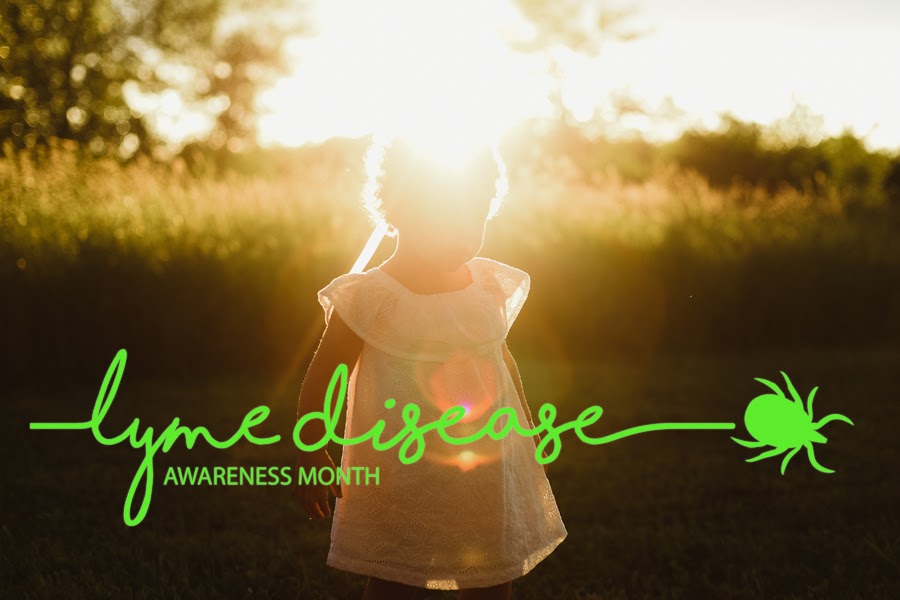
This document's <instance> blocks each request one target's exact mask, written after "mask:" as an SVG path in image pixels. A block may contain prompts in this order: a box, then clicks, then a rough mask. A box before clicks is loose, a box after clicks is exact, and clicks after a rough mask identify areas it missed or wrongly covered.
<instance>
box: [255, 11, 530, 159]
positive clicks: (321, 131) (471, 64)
mask: <svg viewBox="0 0 900 600" xmlns="http://www.w3.org/2000/svg"><path fill="white" fill-rule="evenodd" d="M437 5H439V6H440V10H436V9H435V7H436V3H434V2H412V1H410V0H390V1H386V2H379V3H377V4H376V3H359V2H351V3H348V2H346V1H336V2H329V3H327V5H326V4H324V3H323V4H322V5H321V6H320V13H319V23H318V25H319V27H318V28H319V30H320V31H321V34H320V35H318V36H317V37H314V38H311V39H309V40H300V41H297V42H296V43H295V44H294V45H293V46H292V48H291V53H292V55H295V56H297V57H298V58H297V61H298V65H297V71H296V76H294V77H291V78H288V79H285V80H283V81H282V82H281V83H280V84H279V85H277V86H276V87H275V88H274V89H273V90H271V91H270V93H269V94H268V95H267V96H266V98H265V99H264V103H265V105H267V106H269V107H270V110H271V111H272V114H270V115H269V116H266V117H263V119H262V124H261V125H262V130H263V135H264V136H265V137H266V138H267V139H268V140H269V141H276V142H280V143H283V144H288V145H290V144H294V143H297V142H298V140H303V141H306V140H313V139H326V138H328V137H330V136H332V135H351V136H355V135H362V134H365V133H369V132H379V133H382V134H384V135H388V136H393V135H398V134H400V135H410V136H417V137H418V138H419V139H423V138H425V139H430V140H440V146H437V147H435V150H439V149H446V150H450V151H453V150H456V149H458V148H460V147H464V146H465V145H466V144H467V143H468V142H469V141H471V140H476V141H484V140H485V139H492V138H494V137H496V136H497V135H498V134H499V133H500V132H501V131H503V130H504V129H505V128H506V127H509V126H510V125H511V124H513V123H515V122H517V121H519V120H521V119H522V118H524V117H526V116H528V115H532V114H535V113H536V112H538V111H540V110H541V104H542V102H544V99H543V98H542V97H541V94H540V92H539V87H538V86H536V85H535V78H536V77H537V75H535V74H534V73H533V71H531V70H529V68H528V65H527V63H525V62H524V61H522V60H521V59H520V57H518V56H516V55H515V54H514V53H513V52H512V51H511V50H509V49H508V48H507V47H506V45H505V44H504V42H503V39H502V36H501V32H500V31H498V29H500V28H502V27H503V26H504V25H505V24H508V23H509V22H510V19H511V18H513V17H512V16H511V15H513V13H511V12H510V11H511V10H512V8H511V6H510V5H509V4H508V3H506V2H490V3H483V2H479V3H473V2H471V1H462V2H441V3H437ZM310 80H312V81H316V82H317V83H316V88H317V89H318V90H324V93H317V92H316V91H315V90H312V89H310V87H309V86H310V84H309V81H310ZM320 116H321V117H322V118H319V117H320Z"/></svg>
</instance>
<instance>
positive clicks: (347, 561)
mask: <svg viewBox="0 0 900 600" xmlns="http://www.w3.org/2000/svg"><path fill="white" fill-rule="evenodd" d="M567 535H568V532H567V531H564V532H563V533H562V534H561V535H559V536H557V537H555V538H554V539H553V540H552V541H551V542H550V543H549V544H547V545H545V546H543V547H542V548H541V549H540V550H537V551H535V552H532V553H531V554H530V555H529V556H528V557H527V558H526V559H525V560H524V561H523V563H522V564H520V565H518V566H513V567H510V568H506V569H503V570H502V571H498V572H491V573H490V574H489V575H484V576H478V575H468V574H461V575H459V576H455V577H449V578H447V579H435V578H427V577H426V578H424V579H423V578H422V577H417V576H416V575H415V573H413V572H411V571H410V570H408V569H404V568H403V567H398V566H393V565H385V564H381V563H374V562H371V561H368V560H364V559H358V558H351V557H348V556H342V555H339V554H336V553H332V552H329V553H328V558H327V560H326V564H327V565H328V566H329V567H333V568H335V569H340V570H342V571H349V572H351V573H356V574H357V575H368V576H371V577H378V578H380V579H387V580H389V581H397V582H399V583H405V584H406V585H412V586H416V587H422V588H425V589H429V590H458V589H460V588H472V587H490V586H493V585H499V584H501V583H506V582H507V581H511V580H514V579H517V578H519V577H522V576H523V575H527V574H528V573H530V572H531V571H532V569H534V568H535V567H536V566H537V565H538V564H540V563H541V562H542V561H543V560H544V559H545V558H547V557H548V556H550V553H552V552H553V551H554V550H555V549H556V548H557V546H559V545H560V544H561V543H562V542H563V540H564V539H566V536H567Z"/></svg>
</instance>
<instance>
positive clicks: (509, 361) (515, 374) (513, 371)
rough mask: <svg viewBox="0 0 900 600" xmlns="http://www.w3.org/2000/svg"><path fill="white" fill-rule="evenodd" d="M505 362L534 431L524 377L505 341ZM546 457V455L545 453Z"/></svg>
mask: <svg viewBox="0 0 900 600" xmlns="http://www.w3.org/2000/svg"><path fill="white" fill-rule="evenodd" d="M502 348H503V362H505V363H506V368H507V369H509V374H510V375H512V380H513V383H514V384H515V386H516V392H518V394H519V401H520V402H521V403H522V410H523V411H525V416H526V417H528V426H529V427H531V428H532V429H534V420H533V417H532V416H531V409H530V408H529V407H528V402H527V401H526V400H525V387H524V386H523V385H522V376H521V375H520V374H519V366H518V365H517V364H516V359H515V358H513V355H512V353H511V352H510V351H509V348H508V347H507V346H506V340H504V341H503V346H502ZM534 440H535V441H534V444H535V446H537V445H538V444H540V443H541V436H539V435H535V436H534ZM544 454H545V455H546V453H544ZM547 466H548V465H544V470H545V471H546V470H547Z"/></svg>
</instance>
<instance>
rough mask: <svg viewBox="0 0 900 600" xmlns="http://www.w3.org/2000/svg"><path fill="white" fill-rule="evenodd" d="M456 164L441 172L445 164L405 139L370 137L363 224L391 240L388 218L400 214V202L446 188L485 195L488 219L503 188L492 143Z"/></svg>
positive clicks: (499, 201)
mask: <svg viewBox="0 0 900 600" xmlns="http://www.w3.org/2000/svg"><path fill="white" fill-rule="evenodd" d="M456 166H457V167H458V168H445V167H446V165H441V164H440V163H439V162H436V161H435V160H434V159H432V158H431V157H429V156H428V155H427V154H425V153H423V152H420V151H417V148H416V145H415V144H413V143H412V142H411V141H409V140H407V139H406V138H402V137H397V138H394V139H393V140H389V141H385V140H384V139H381V138H378V137H377V136H373V138H372V141H371V143H370V144H369V147H368V149H367V150H366V156H365V171H366V181H365V184H364V186H363V193H362V201H363V207H364V208H365V210H366V214H367V216H368V218H369V221H370V222H371V223H372V225H373V226H375V227H379V226H384V225H387V226H388V229H387V235H388V236H389V237H396V235H397V231H396V229H394V226H393V224H391V222H390V216H391V215H392V214H397V213H396V211H398V210H403V208H404V203H405V202H410V201H415V200H416V198H417V197H419V198H428V197H429V196H430V195H431V194H430V193H429V192H430V191H431V192H435V191H437V190H447V189H455V190H460V192H461V193H464V194H466V195H467V196H468V195H469V194H471V195H473V196H472V197H474V198H475V199H476V200H477V199H478V198H485V199H487V198H488V197H490V203H491V205H490V211H489V213H488V219H489V220H490V219H493V218H494V217H495V216H496V215H497V213H498V212H499V211H500V207H501V206H502V205H503V202H504V201H505V200H506V197H507V192H508V190H509V182H508V179H507V174H506V164H505V162H504V161H503V158H502V157H501V156H500V152H499V150H498V149H497V146H496V144H493V143H481V144H477V145H476V146H475V148H474V150H473V151H472V152H470V153H469V154H467V155H466V157H465V158H464V159H463V160H461V162H459V163H457V165H456Z"/></svg>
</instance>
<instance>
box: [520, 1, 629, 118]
mask: <svg viewBox="0 0 900 600" xmlns="http://www.w3.org/2000/svg"><path fill="white" fill-rule="evenodd" d="M515 5H516V7H517V8H518V9H519V11H520V12H521V13H522V15H523V16H525V18H527V19H528V20H529V21H530V22H531V23H532V24H533V25H534V34H533V36H532V37H530V38H528V39H525V40H518V41H515V42H513V43H512V47H513V48H514V49H516V50H518V51H520V52H524V53H535V52H537V53H541V54H543V55H544V56H545V57H546V58H547V60H548V67H547V69H548V71H549V74H550V75H551V77H552V78H553V80H554V82H555V86H554V90H553V91H552V92H551V101H552V102H553V104H554V105H555V106H556V108H557V111H558V114H559V117H560V121H561V122H562V123H564V124H568V125H571V124H572V123H573V119H572V117H571V114H570V111H569V110H568V108H567V107H566V105H565V102H564V100H563V72H562V69H561V67H560V64H559V59H558V57H557V55H556V51H557V50H558V49H560V48H562V49H566V50H570V51H573V52H576V53H580V54H585V55H587V56H591V57H596V56H599V55H600V54H601V53H602V51H603V48H604V46H605V44H607V43H609V42H613V41H616V42H628V41H632V40H635V39H638V38H640V37H643V35H644V34H645V33H644V32H639V31H637V30H635V29H633V28H632V27H630V26H629V23H628V21H629V19H630V18H631V17H632V15H634V14H635V13H636V12H637V9H635V8H634V7H630V8H622V9H613V8H607V7H606V3H605V2H604V1H603V0H588V1H585V0H515Z"/></svg>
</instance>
